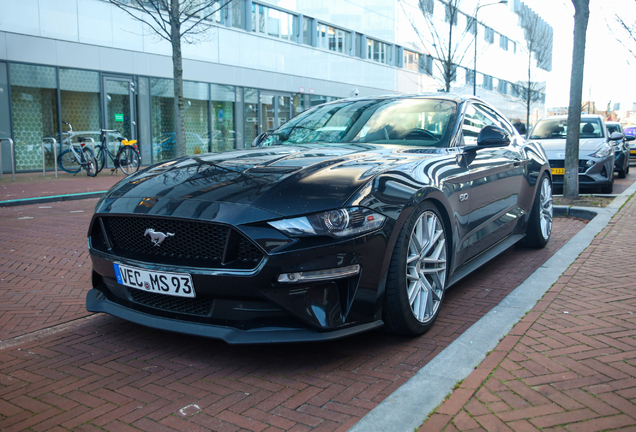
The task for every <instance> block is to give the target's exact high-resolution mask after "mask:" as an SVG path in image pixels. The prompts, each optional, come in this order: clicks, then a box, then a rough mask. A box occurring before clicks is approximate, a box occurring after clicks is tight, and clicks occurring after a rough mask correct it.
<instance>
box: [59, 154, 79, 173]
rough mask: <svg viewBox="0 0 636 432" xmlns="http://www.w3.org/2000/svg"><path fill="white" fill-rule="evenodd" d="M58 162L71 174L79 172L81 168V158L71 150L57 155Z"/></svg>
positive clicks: (63, 169)
mask: <svg viewBox="0 0 636 432" xmlns="http://www.w3.org/2000/svg"><path fill="white" fill-rule="evenodd" d="M57 164H58V165H59V166H60V168H61V169H62V171H66V172H67V173H69V174H77V173H78V172H79V170H80V168H81V165H80V163H79V160H77V157H75V154H74V153H73V152H72V151H70V150H64V151H63V152H62V153H60V155H59V156H58V157H57Z"/></svg>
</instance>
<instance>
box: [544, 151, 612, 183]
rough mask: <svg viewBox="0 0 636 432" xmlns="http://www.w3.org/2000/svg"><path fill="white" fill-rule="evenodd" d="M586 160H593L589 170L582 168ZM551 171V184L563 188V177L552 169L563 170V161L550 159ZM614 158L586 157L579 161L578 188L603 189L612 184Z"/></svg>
mask: <svg viewBox="0 0 636 432" xmlns="http://www.w3.org/2000/svg"><path fill="white" fill-rule="evenodd" d="M587 160H593V161H594V165H593V166H592V167H590V168H589V169H584V168H582V167H583V166H584V164H585V162H586V161H587ZM549 162H550V168H551V169H552V184H553V186H554V187H558V188H561V187H563V177H564V176H563V175H562V174H555V173H554V169H555V168H556V169H559V168H561V169H562V168H564V165H565V161H564V160H563V159H550V160H549ZM613 173H614V156H613V155H612V156H611V157H607V158H606V159H593V158H590V157H589V156H587V157H586V158H585V159H580V160H579V186H580V187H604V186H609V185H610V184H612V183H613V182H614V176H613Z"/></svg>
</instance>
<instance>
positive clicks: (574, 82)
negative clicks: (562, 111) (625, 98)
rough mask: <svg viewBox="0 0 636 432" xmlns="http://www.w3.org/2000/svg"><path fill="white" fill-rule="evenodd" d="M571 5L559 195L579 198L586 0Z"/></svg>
mask: <svg viewBox="0 0 636 432" xmlns="http://www.w3.org/2000/svg"><path fill="white" fill-rule="evenodd" d="M572 4H574V48H573V50H572V73H571V76H570V106H569V109H568V124H567V128H568V131H567V136H566V142H565V175H564V176H563V197H564V198H566V199H569V200H576V199H578V198H579V137H580V130H579V126H580V124H581V101H582V99H583V71H584V65H585V39H586V32H587V22H588V20H589V18H590V0H572Z"/></svg>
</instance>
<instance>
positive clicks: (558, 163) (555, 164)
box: [549, 159, 588, 173]
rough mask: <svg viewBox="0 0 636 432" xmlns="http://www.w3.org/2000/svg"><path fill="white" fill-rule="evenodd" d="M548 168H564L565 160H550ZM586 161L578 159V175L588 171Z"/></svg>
mask: <svg viewBox="0 0 636 432" xmlns="http://www.w3.org/2000/svg"><path fill="white" fill-rule="evenodd" d="M549 162H550V168H565V160H563V159H554V160H550V161H549ZM586 163H587V160H584V159H579V173H584V172H585V171H587V170H588V167H587V166H585V164H586Z"/></svg>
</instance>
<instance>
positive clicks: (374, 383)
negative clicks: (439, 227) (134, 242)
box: [0, 199, 585, 432]
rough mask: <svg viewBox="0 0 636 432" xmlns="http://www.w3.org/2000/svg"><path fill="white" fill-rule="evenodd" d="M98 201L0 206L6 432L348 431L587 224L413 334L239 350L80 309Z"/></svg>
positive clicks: (0, 378) (519, 256) (565, 229)
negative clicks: (426, 329) (87, 239)
mask: <svg viewBox="0 0 636 432" xmlns="http://www.w3.org/2000/svg"><path fill="white" fill-rule="evenodd" d="M95 202H96V200H94V199H92V200H83V201H71V202H60V203H51V204H47V205H44V206H39V205H30V206H23V207H13V208H3V209H0V230H1V232H2V236H3V237H2V238H3V243H2V246H3V251H0V253H4V254H3V255H1V260H2V261H0V279H4V280H2V281H0V292H1V293H2V296H1V297H0V321H1V322H2V323H3V324H2V327H1V330H0V331H1V332H2V333H1V334H2V337H1V339H2V340H3V342H0V430H2V431H22V430H33V431H48V430H51V431H53V430H55V431H58V430H78V431H79V430H86V431H90V430H109V431H118V430H122V431H128V430H131V431H132V430H148V431H161V430H219V431H247V430H249V431H268V432H274V431H280V430H289V431H294V432H298V431H308V430H314V431H333V430H339V431H344V430H347V429H348V428H349V427H351V426H352V425H353V424H355V423H356V422H357V421H358V420H359V419H360V418H361V417H362V416H364V415H365V414H366V413H367V412H369V411H370V410H371V409H372V408H374V407H375V406H377V404H378V403H380V402H381V401H382V400H383V399H384V398H386V397H387V396H388V395H389V394H391V393H392V392H393V391H395V390H396V389H397V388H398V387H399V386H400V385H402V384H403V383H404V382H405V381H406V380H407V379H408V378H410V377H411V376H412V375H413V374H414V373H416V372H417V371H418V370H419V369H420V368H421V367H422V366H424V365H425V364H426V363H427V362H428V361H430V359H432V358H433V357H434V356H435V355H437V354H438V353H439V352H440V351H441V350H442V349H444V348H445V347H446V346H447V345H448V344H449V343H451V342H452V341H453V340H454V339H456V338H457V337H458V336H459V335H460V334H461V333H462V332H463V331H465V330H466V329H467V328H468V327H470V325H472V324H473V323H474V322H476V321H477V320H478V319H479V318H481V317H482V316H483V315H484V314H485V313H487V312H488V311H489V310H490V309H491V308H492V307H494V306H495V305H497V304H498V303H499V302H500V301H501V299H502V298H503V297H504V296H505V295H507V294H508V293H509V292H510V291H511V290H512V289H514V288H515V287H516V286H517V285H518V284H519V283H520V282H521V281H522V280H523V279H525V278H526V277H527V276H528V275H530V274H531V273H532V271H534V269H536V268H537V267H538V266H540V265H541V263H543V262H545V260H547V259H548V258H549V257H550V256H551V255H552V254H553V253H554V252H556V251H557V250H558V249H559V248H560V247H561V246H562V245H563V244H564V243H565V242H566V241H567V240H568V239H569V238H571V237H572V236H573V235H574V234H575V233H576V232H577V231H578V230H579V229H580V228H581V227H582V226H584V224H585V222H583V221H580V220H576V219H557V220H556V221H555V229H554V235H553V238H552V239H551V240H550V243H549V244H548V247H546V248H545V249H543V250H540V251H536V250H528V249H524V248H522V247H515V248H513V249H511V250H510V252H509V253H507V254H505V256H500V257H498V258H497V259H495V260H494V261H493V262H491V263H489V264H488V265H487V266H485V267H484V268H482V269H481V270H479V271H478V272H476V273H474V274H473V275H471V277H470V278H467V279H466V280H464V281H462V282H461V283H459V284H457V285H456V286H454V287H453V288H452V289H451V290H449V292H448V295H447V299H446V301H445V303H444V306H443V308H442V311H441V313H440V316H439V318H438V321H437V323H436V324H435V326H434V328H433V329H432V330H431V331H429V332H428V333H427V334H425V335H424V336H422V337H420V338H415V339H409V338H402V337H396V336H392V335H387V334H384V333H382V332H379V331H376V332H371V333H368V334H363V335H358V336H355V337H352V338H348V339H346V340H342V341H335V342H330V343H320V344H293V345H270V346H256V347H243V346H240V347H236V346H229V345H226V344H224V343H222V342H218V341H214V340H207V339H202V338H194V337H187V336H182V335H176V334H171V333H167V332H162V331H157V330H152V329H147V328H144V327H141V326H137V325H134V324H131V323H128V322H125V321H123V320H119V319H117V318H114V317H111V316H107V315H96V316H92V317H90V318H87V317H86V314H87V313H86V312H85V310H84V309H83V296H84V295H85V293H86V291H87V290H88V288H89V282H88V279H87V277H88V274H89V265H88V264H89V262H90V261H89V258H88V256H87V254H86V252H85V230H86V227H87V225H88V221H89V218H90V214H91V210H92V207H93V206H94V204H95ZM40 207H51V208H40ZM81 211H83V212H81ZM24 217H31V218H33V219H21V218H24ZM5 239H6V240H5ZM7 250H8V251H9V253H6V251H7ZM45 256H46V257H47V258H44V257H45ZM62 276H64V278H62ZM82 317H84V318H82ZM71 320H72V321H71ZM69 321H70V322H69ZM64 323H66V324H65V325H62V324H64ZM56 324H58V327H54V326H55V325H56ZM52 326H53V327H52ZM36 330H39V333H38V332H36V333H31V332H33V331H36ZM26 333H30V334H28V335H27V337H21V338H16V336H18V335H20V336H22V335H24V334H26Z"/></svg>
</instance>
